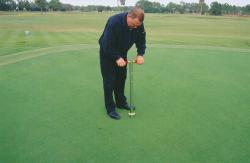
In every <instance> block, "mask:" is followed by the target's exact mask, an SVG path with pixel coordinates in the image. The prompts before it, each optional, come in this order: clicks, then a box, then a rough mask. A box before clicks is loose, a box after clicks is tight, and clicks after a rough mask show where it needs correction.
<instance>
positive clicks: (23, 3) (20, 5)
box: [17, 0, 30, 10]
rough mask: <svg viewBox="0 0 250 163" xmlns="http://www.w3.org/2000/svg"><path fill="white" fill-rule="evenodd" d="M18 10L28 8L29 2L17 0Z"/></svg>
mask: <svg viewBox="0 0 250 163" xmlns="http://www.w3.org/2000/svg"><path fill="white" fill-rule="evenodd" d="M17 5H18V9H19V10H30V3H29V1H28V0H17Z"/></svg>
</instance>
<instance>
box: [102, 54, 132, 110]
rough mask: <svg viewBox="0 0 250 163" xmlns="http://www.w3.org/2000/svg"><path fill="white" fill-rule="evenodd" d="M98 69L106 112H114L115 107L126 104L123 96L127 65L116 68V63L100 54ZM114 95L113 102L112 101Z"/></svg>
mask: <svg viewBox="0 0 250 163" xmlns="http://www.w3.org/2000/svg"><path fill="white" fill-rule="evenodd" d="M100 67H101V74H102V78H103V90H104V101H105V107H106V110H107V112H108V113H109V112H111V111H115V108H116V106H121V105H124V104H126V103H127V99H126V97H125V95H124V90H125V82H126V78H127V65H126V66H125V67H118V66H117V64H116V62H115V61H113V60H110V59H107V58H105V57H103V55H102V54H100ZM113 94H114V95H115V102H114V99H113Z"/></svg>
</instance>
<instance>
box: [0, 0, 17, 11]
mask: <svg viewBox="0 0 250 163" xmlns="http://www.w3.org/2000/svg"><path fill="white" fill-rule="evenodd" d="M15 9H16V2H15V1H14V0H0V10H2V11H9V10H15Z"/></svg>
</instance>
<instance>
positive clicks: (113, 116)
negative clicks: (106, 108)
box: [108, 111, 121, 120]
mask: <svg viewBox="0 0 250 163" xmlns="http://www.w3.org/2000/svg"><path fill="white" fill-rule="evenodd" d="M108 116H109V117H110V118H113V119H116V120H119V119H120V118H121V117H120V115H119V114H118V113H116V112H115V111H112V112H109V113H108Z"/></svg>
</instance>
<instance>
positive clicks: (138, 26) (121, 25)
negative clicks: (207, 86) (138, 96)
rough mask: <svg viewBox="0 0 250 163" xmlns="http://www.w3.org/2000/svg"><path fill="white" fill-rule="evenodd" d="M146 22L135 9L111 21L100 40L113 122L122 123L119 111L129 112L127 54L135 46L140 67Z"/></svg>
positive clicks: (107, 106) (103, 73) (111, 18)
mask: <svg viewBox="0 0 250 163" xmlns="http://www.w3.org/2000/svg"><path fill="white" fill-rule="evenodd" d="M143 20H144V11H143V10H142V9H141V8H139V7H134V8H133V9H132V10H131V11H130V12H128V13H120V14H117V15H114V16H112V17H110V18H109V20H108V22H107V24H106V26H105V29H104V31H103V34H102V35H101V37H100V39H99V44H100V65H101V73H102V77H103V89H104V99H105V107H106V110H107V114H108V115H109V116H110V117H111V118H113V119H120V116H119V114H118V113H117V112H116V110H115V109H116V107H118V108H121V109H126V110H130V106H129V105H128V103H127V99H126V97H125V95H124V89H125V80H126V76H127V52H128V50H129V49H130V48H131V47H132V46H133V44H134V43H135V44H136V48H137V56H136V57H135V63H137V64H139V65H141V64H143V63H144V58H143V55H144V53H145V49H146V45H145V44H146V41H145V37H146V33H145V31H144V25H143ZM113 92H114V95H115V102H114V100H113Z"/></svg>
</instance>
